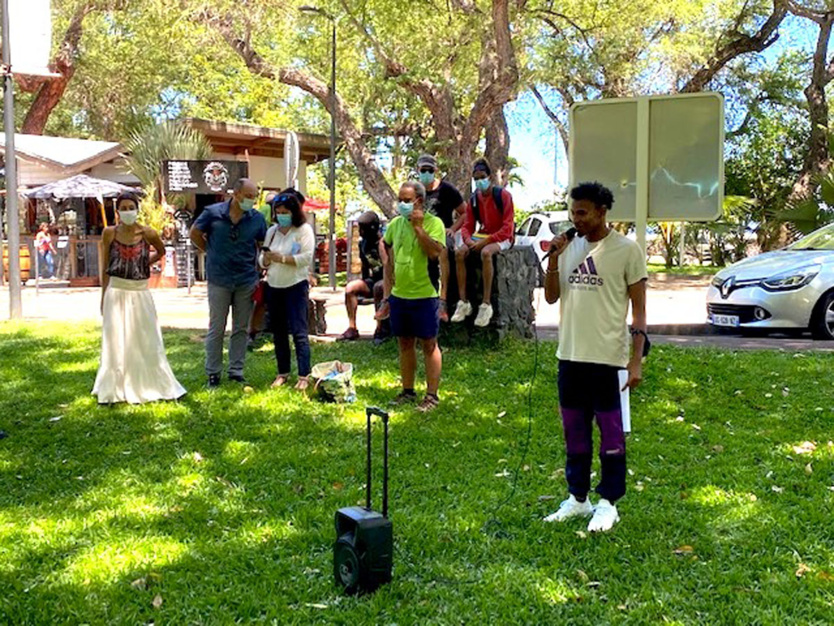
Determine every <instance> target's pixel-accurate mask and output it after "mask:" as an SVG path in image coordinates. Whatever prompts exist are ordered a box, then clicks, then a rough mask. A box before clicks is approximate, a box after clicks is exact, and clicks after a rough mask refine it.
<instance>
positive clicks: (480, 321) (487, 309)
mask: <svg viewBox="0 0 834 626" xmlns="http://www.w3.org/2000/svg"><path fill="white" fill-rule="evenodd" d="M491 319H492V305H491V304H487V303H486V302H484V303H483V304H482V305H481V306H479V307H478V317H476V318H475V326H486V325H487V324H489V320H491Z"/></svg>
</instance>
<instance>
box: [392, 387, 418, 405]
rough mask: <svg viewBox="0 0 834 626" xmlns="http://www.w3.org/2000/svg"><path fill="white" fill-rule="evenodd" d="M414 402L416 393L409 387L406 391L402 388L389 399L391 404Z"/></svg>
mask: <svg viewBox="0 0 834 626" xmlns="http://www.w3.org/2000/svg"><path fill="white" fill-rule="evenodd" d="M415 402H417V394H416V393H414V390H413V389H409V390H407V391H406V390H405V389H403V390H402V391H401V392H400V393H398V394H397V395H396V396H394V399H393V400H391V406H402V405H403V404H414V403H415Z"/></svg>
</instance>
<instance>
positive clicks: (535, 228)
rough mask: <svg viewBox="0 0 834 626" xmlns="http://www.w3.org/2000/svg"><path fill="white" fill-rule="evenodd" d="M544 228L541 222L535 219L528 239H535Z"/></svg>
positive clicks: (528, 233)
mask: <svg viewBox="0 0 834 626" xmlns="http://www.w3.org/2000/svg"><path fill="white" fill-rule="evenodd" d="M541 227H542V223H541V220H539V219H536V218H535V217H534V218H532V219H531V221H530V230H529V231H528V232H527V236H528V237H535V236H536V235H538V234H539V229H540V228H541Z"/></svg>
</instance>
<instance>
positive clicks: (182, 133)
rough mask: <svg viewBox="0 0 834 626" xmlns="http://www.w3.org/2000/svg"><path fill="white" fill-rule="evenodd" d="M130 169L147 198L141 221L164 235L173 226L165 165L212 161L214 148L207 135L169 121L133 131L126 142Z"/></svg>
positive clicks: (171, 199)
mask: <svg viewBox="0 0 834 626" xmlns="http://www.w3.org/2000/svg"><path fill="white" fill-rule="evenodd" d="M124 145H125V148H126V150H127V152H128V156H127V157H126V161H127V166H128V168H129V169H130V171H131V173H132V174H133V175H134V176H136V178H138V179H139V181H140V182H141V184H142V188H143V190H144V192H145V198H144V200H143V201H142V203H141V206H140V207H139V211H140V218H141V219H142V221H143V222H144V223H145V224H147V225H148V226H151V227H152V228H154V229H156V230H158V231H162V230H163V229H164V228H165V227H166V226H168V225H169V224H170V223H171V216H170V215H168V211H167V208H166V206H165V205H166V204H167V203H168V201H169V200H170V201H172V202H175V201H176V199H175V198H166V197H165V194H164V188H163V172H162V162H163V161H167V160H173V159H194V160H202V159H208V158H209V157H211V152H212V147H211V144H210V143H209V141H208V139H206V137H205V135H203V134H202V133H201V132H200V131H198V130H195V129H193V128H189V127H188V126H185V125H184V124H182V123H180V122H176V121H173V120H168V121H165V122H162V123H160V124H154V125H151V126H148V127H147V128H145V129H143V130H140V131H134V132H133V133H132V134H131V135H130V137H129V138H128V140H127V141H126V142H125V144H124Z"/></svg>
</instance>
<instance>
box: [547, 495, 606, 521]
mask: <svg viewBox="0 0 834 626" xmlns="http://www.w3.org/2000/svg"><path fill="white" fill-rule="evenodd" d="M593 513H594V507H593V506H591V501H590V500H588V499H587V498H586V499H585V501H584V502H580V501H579V500H577V499H576V498H575V497H573V495H571V496H570V497H569V498H568V499H567V500H565V501H564V502H562V504H560V505H559V510H558V511H556V512H555V513H551V514H550V515H548V516H547V517H545V518H544V521H545V522H564V521H565V520H566V519H570V518H571V517H587V516H589V515H593Z"/></svg>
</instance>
